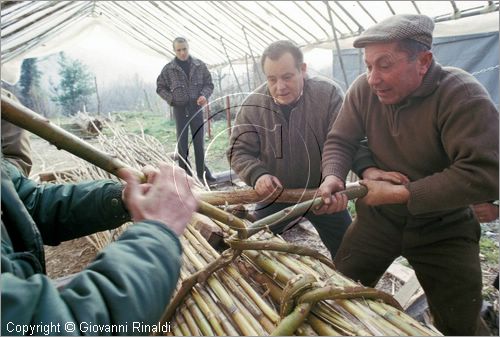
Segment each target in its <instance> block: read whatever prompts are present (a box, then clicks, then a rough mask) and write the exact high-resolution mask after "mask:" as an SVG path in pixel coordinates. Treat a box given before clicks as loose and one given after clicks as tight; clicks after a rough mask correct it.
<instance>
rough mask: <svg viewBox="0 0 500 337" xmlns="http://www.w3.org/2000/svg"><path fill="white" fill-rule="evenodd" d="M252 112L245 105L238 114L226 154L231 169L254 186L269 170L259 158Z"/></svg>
mask: <svg viewBox="0 0 500 337" xmlns="http://www.w3.org/2000/svg"><path fill="white" fill-rule="evenodd" d="M249 106H251V105H249ZM251 112H252V111H251V110H249V108H247V107H246V106H245V105H243V107H242V108H241V110H240V112H239V113H238V115H237V116H236V120H235V122H234V126H233V128H232V130H231V138H230V140H229V148H228V150H227V152H226V155H227V159H228V161H229V165H230V167H231V169H233V170H234V171H235V172H236V174H238V176H239V177H240V178H241V179H242V180H243V181H244V182H245V183H246V184H247V185H249V186H252V187H254V186H255V182H256V181H257V179H258V178H259V177H260V176H261V175H263V174H267V173H269V171H268V170H267V168H266V166H265V165H264V163H263V162H262V161H261V160H260V159H259V156H260V141H259V135H258V130H257V128H256V127H255V123H253V122H252V121H251V120H250V119H249V118H248V115H249V114H250V113H251Z"/></svg>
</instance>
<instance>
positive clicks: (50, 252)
mask: <svg viewBox="0 0 500 337" xmlns="http://www.w3.org/2000/svg"><path fill="white" fill-rule="evenodd" d="M32 148H33V154H34V155H33V160H34V166H33V170H32V177H34V176H36V175H37V174H38V173H40V172H46V171H48V170H49V169H56V170H62V169H66V168H72V167H75V166H76V161H75V160H74V157H73V156H72V155H71V154H69V153H67V152H65V151H61V150H57V149H56V148H55V146H52V145H50V144H48V143H47V142H46V141H44V140H41V139H39V138H38V137H36V136H34V137H32ZM487 226H488V227H487V228H486V229H483V231H484V232H486V233H489V234H488V235H490V236H492V237H493V238H494V239H495V240H496V241H497V243H498V231H499V225H498V221H496V222H495V223H492V224H487ZM282 237H283V238H284V239H285V240H286V241H289V242H294V243H298V244H302V245H306V246H308V247H311V248H315V249H317V250H318V251H320V252H321V253H323V254H324V255H326V256H329V253H328V251H327V249H326V248H325V246H324V245H323V243H322V242H321V240H320V238H319V236H318V235H317V233H316V232H315V229H314V227H312V225H310V224H308V223H307V222H306V223H301V224H300V225H296V226H294V227H292V228H291V229H290V230H288V231H287V232H285V233H284V234H283V235H282ZM97 253H98V252H97V251H96V249H95V248H94V247H93V246H92V244H91V243H90V241H89V240H88V239H87V238H79V239H75V240H72V241H68V242H64V243H62V244H60V245H59V246H57V247H49V246H46V261H47V274H48V275H49V276H50V277H51V278H59V277H63V276H67V275H71V274H73V273H77V272H79V271H80V270H82V269H83V268H85V266H87V265H88V264H89V263H90V262H91V261H92V260H93V259H94V258H95V256H96V254H97ZM482 260H483V261H485V260H486V259H485V258H484V256H483V258H482ZM482 268H483V283H484V285H485V288H487V290H488V295H485V297H486V298H485V300H486V301H487V303H489V304H490V305H491V307H492V308H493V311H492V315H493V316H492V317H493V318H492V319H495V318H496V319H497V321H498V291H495V290H494V289H493V288H492V286H491V284H492V282H493V280H494V278H495V277H496V275H497V274H498V265H493V266H492V265H489V264H487V263H483V264H482ZM401 286H402V283H401V282H400V281H398V280H396V279H395V278H394V276H392V275H390V274H387V273H386V275H384V277H383V278H382V279H381V281H380V282H379V284H378V285H377V288H379V289H381V290H384V291H386V292H388V293H391V294H394V293H395V292H396V291H397V290H399V288H400V287H401ZM494 332H495V330H494ZM496 334H498V330H496Z"/></svg>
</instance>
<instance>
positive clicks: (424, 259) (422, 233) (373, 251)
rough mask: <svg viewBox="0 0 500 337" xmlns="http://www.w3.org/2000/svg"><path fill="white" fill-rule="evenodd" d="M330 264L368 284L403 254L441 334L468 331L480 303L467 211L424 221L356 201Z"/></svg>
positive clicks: (475, 230) (472, 222)
mask: <svg viewBox="0 0 500 337" xmlns="http://www.w3.org/2000/svg"><path fill="white" fill-rule="evenodd" d="M356 211H357V215H356V219H355V220H354V221H353V223H352V225H351V226H350V227H349V229H348V230H347V233H346V235H345V237H344V241H342V244H341V246H340V248H339V251H338V253H337V256H336V257H335V260H334V263H335V265H336V267H337V270H338V271H340V272H341V273H343V274H344V275H346V276H348V277H350V278H352V279H353V280H355V281H360V282H361V283H362V284H364V285H366V286H369V287H374V286H375V285H376V283H377V282H378V280H379V279H380V277H381V276H382V275H383V273H384V272H385V270H386V269H387V268H388V267H389V265H390V264H391V263H392V262H393V261H394V259H396V258H397V257H399V256H400V255H402V256H404V257H405V258H406V259H407V260H408V262H409V263H410V264H411V266H412V267H413V269H414V270H415V274H416V276H417V278H418V281H419V282H420V284H421V285H422V288H423V289H424V291H425V294H426V295H427V299H428V303H429V308H430V310H431V313H432V315H433V316H434V324H435V326H436V327H437V328H438V329H439V330H440V331H441V332H442V333H443V334H445V335H456V336H463V335H465V336H468V335H474V334H475V332H476V329H477V327H478V325H477V324H478V322H479V315H480V309H481V303H482V296H481V288H482V279H481V266H480V261H479V238H480V235H481V229H480V225H479V223H478V222H477V220H476V219H475V217H474V216H473V214H472V210H470V209H467V210H463V211H457V212H453V213H449V214H446V215H443V216H439V217H433V218H428V219H422V218H420V219H416V218H415V217H412V216H408V215H406V216H402V215H401V214H398V212H394V209H393V208H391V207H387V206H384V207H369V206H366V205H364V204H363V203H361V202H360V201H358V202H357V203H356Z"/></svg>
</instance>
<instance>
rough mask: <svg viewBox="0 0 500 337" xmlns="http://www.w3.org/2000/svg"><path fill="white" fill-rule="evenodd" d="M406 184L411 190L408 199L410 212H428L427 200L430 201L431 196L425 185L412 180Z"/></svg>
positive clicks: (415, 213) (416, 213) (414, 213)
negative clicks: (429, 196)
mask: <svg viewBox="0 0 500 337" xmlns="http://www.w3.org/2000/svg"><path fill="white" fill-rule="evenodd" d="M405 186H406V188H407V189H408V191H410V198H409V199H408V203H407V207H408V211H409V212H410V214H412V215H418V214H421V213H426V212H428V211H429V208H428V207H427V205H426V202H429V201H428V199H429V198H428V193H427V188H426V187H425V185H424V184H419V183H418V182H410V183H408V184H406V185H405ZM426 196H427V197H426ZM429 206H432V205H429Z"/></svg>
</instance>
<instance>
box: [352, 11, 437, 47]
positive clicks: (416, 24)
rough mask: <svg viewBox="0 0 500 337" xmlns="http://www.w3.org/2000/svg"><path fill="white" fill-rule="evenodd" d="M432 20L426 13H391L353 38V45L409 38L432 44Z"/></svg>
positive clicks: (359, 45) (358, 45) (360, 45)
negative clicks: (391, 14)
mask: <svg viewBox="0 0 500 337" xmlns="http://www.w3.org/2000/svg"><path fill="white" fill-rule="evenodd" d="M433 30H434V21H432V19H431V18H430V17H428V16H426V15H419V14H398V15H393V16H391V17H389V18H387V19H385V20H382V21H380V22H379V23H377V24H376V25H374V26H372V27H370V28H368V29H367V30H365V31H364V32H363V33H362V34H361V35H360V36H359V37H358V38H356V39H355V40H354V43H353V45H354V47H356V48H363V47H365V46H366V45H367V44H371V43H385V42H393V41H397V40H404V39H411V40H415V41H417V42H420V43H422V44H424V45H425V46H427V47H429V49H430V48H431V46H432V31H433Z"/></svg>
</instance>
